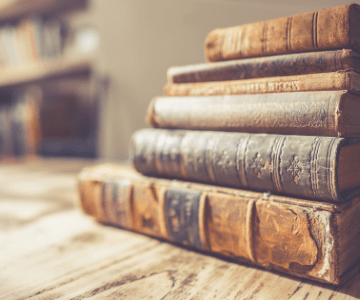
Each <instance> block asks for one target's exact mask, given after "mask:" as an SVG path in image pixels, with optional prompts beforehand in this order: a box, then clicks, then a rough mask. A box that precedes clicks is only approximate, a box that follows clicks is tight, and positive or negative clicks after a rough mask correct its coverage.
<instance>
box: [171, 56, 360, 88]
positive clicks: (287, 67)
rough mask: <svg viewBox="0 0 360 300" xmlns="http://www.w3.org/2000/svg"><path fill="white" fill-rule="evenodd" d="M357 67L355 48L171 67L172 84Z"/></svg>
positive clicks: (359, 62)
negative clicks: (353, 49)
mask: <svg viewBox="0 0 360 300" xmlns="http://www.w3.org/2000/svg"><path fill="white" fill-rule="evenodd" d="M345 70H353V71H355V72H358V73H359V72H360V55H358V54H356V53H354V52H353V51H352V50H348V49H343V50H336V51H322V52H309V53H294V54H285V55H274V56H265V57H257V58H248V59H238V60H230V61H219V62H213V63H206V64H196V65H188V66H179V67H171V68H169V69H168V71H167V78H168V83H189V82H209V81H226V80H241V79H251V78H263V77H276V76H292V75H304V74H316V73H330V72H337V71H345Z"/></svg>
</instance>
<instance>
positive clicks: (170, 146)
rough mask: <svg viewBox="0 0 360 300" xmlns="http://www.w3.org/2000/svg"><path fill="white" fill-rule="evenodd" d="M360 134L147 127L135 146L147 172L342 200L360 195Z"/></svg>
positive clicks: (139, 166) (137, 161)
mask: <svg viewBox="0 0 360 300" xmlns="http://www.w3.org/2000/svg"><path fill="white" fill-rule="evenodd" d="M359 151H360V139H344V138H335V137H318V136H298V135H272V134H249V133H234V132H215V131H194V130H189V131H186V130H165V129H143V130H139V131H137V132H135V134H134V135H133V137H132V141H131V145H130V155H131V161H132V163H133V165H134V167H135V169H136V170H137V171H139V172H140V173H142V174H145V175H152V176H161V177H169V178H180V179H185V180H191V181H198V182H205V183H213V184H219V185H224V186H231V187H237V188H246V189H252V190H256V191H263V192H273V193H277V194H283V195H289V196H295V197H301V198H308V199H318V200H323V201H335V202H341V201H346V200H349V199H351V198H353V197H355V196H356V195H358V194H360V189H359V187H360V155H359V153H360V152H359Z"/></svg>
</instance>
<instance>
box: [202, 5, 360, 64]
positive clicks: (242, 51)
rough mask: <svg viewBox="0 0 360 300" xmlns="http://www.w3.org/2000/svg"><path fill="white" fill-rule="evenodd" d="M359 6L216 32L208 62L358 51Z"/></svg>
mask: <svg viewBox="0 0 360 300" xmlns="http://www.w3.org/2000/svg"><path fill="white" fill-rule="evenodd" d="M359 10H360V9H359V5H356V4H352V5H344V6H338V7H333V8H329V9H323V10H318V11H315V12H309V13H304V14H299V15H294V16H289V17H283V18H279V19H274V20H269V21H263V22H258V23H253V24H246V25H241V26H236V27H229V28H223V29H215V30H213V31H212V32H210V33H209V34H208V36H207V37H206V40H205V56H206V59H207V60H208V61H219V60H228V59H237V58H244V57H256V56H265V55H275V54H285V53H295V52H307V51H318V50H332V49H341V48H350V49H352V50H359V49H360V43H359V38H360V34H359V20H360V16H359V15H360V12H359Z"/></svg>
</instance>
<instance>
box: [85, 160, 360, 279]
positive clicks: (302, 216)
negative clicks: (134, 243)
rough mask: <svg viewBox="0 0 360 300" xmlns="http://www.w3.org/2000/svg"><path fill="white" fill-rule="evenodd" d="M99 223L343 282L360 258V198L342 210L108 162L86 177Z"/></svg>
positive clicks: (88, 209) (89, 207) (88, 208)
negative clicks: (146, 172) (157, 175)
mask: <svg viewBox="0 0 360 300" xmlns="http://www.w3.org/2000/svg"><path fill="white" fill-rule="evenodd" d="M78 187H79V192H80V203H81V207H82V209H83V211H84V212H85V213H87V214H89V215H91V216H93V217H95V218H96V219H97V220H98V221H100V222H103V223H108V224H112V225H116V226H120V227H121V228H124V229H129V230H133V231H136V232H140V233H143V234H147V235H150V236H154V237H157V238H161V239H165V240H168V241H171V242H174V243H177V244H181V245H184V246H187V247H190V248H193V249H197V250H201V251H207V252H210V253H214V254H219V255H222V256H227V257H230V258H233V259H235V260H237V261H240V262H247V263H249V264H254V265H258V266H262V267H266V268H269V269H275V270H278V271H281V272H284V273H288V274H292V275H295V276H300V277H305V278H310V279H314V280H317V281H321V282H327V283H332V284H339V283H342V282H343V281H344V279H346V277H348V276H349V274H351V271H352V266H353V265H354V263H355V262H356V261H357V260H358V259H359V258H360V251H358V250H359V246H360V239H358V236H359V234H360V223H359V222H358V221H357V220H358V216H359V213H360V199H359V197H356V198H354V199H353V200H351V201H349V202H346V203H344V204H342V205H334V204H330V203H320V202H313V201H306V200H301V199H294V198H286V197H281V196H274V195H270V194H262V193H255V192H248V191H244V190H239V189H230V188H222V187H216V186H211V185H204V184H196V183H189V182H181V181H175V180H173V181H172V180H166V179H156V178H150V177H145V176H141V175H139V174H138V173H136V172H134V171H133V170H131V169H130V168H129V167H123V166H115V165H100V166H95V167H92V168H88V169H84V170H83V171H82V172H81V173H80V176H79V185H78Z"/></svg>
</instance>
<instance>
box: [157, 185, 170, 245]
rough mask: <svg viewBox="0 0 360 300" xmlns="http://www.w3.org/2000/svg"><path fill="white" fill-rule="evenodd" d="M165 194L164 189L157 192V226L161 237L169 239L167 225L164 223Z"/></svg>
mask: <svg viewBox="0 0 360 300" xmlns="http://www.w3.org/2000/svg"><path fill="white" fill-rule="evenodd" d="M165 194H166V188H164V187H163V188H160V189H159V190H158V200H159V203H158V205H159V206H158V213H159V226H160V233H161V236H162V237H163V238H165V239H170V237H169V232H168V230H167V223H166V207H165V205H166V202H165Z"/></svg>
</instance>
